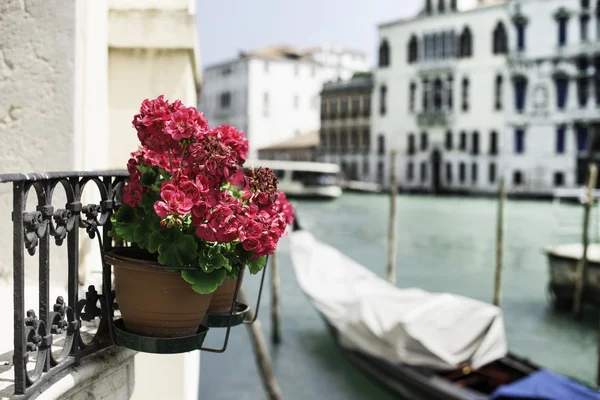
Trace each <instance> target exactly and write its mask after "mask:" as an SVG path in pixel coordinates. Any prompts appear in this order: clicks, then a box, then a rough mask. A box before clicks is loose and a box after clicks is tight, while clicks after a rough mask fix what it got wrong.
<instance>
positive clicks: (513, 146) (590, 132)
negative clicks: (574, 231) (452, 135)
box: [504, 0, 600, 193]
mask: <svg viewBox="0 0 600 400" xmlns="http://www.w3.org/2000/svg"><path fill="white" fill-rule="evenodd" d="M508 11H509V14H510V19H511V30H512V31H513V32H514V35H513V37H512V38H511V41H510V46H509V49H510V54H509V64H508V66H509V74H510V78H511V86H512V87H511V90H512V93H513V95H514V105H513V106H512V107H511V108H510V112H509V113H508V114H507V127H506V131H505V136H506V138H507V142H508V143H507V146H506V149H505V150H506V151H505V154H504V158H505V163H506V165H507V183H508V186H509V188H510V189H511V190H512V191H526V192H538V193H539V192H542V193H543V192H547V191H549V190H551V189H552V188H555V187H561V186H567V187H575V186H581V185H584V184H585V183H586V181H587V175H588V163H589V162H590V161H594V160H595V161H596V162H597V160H598V155H600V134H599V133H600V131H599V125H600V3H599V2H597V1H592V0H511V1H510V3H509V9H508ZM508 166H510V167H508Z"/></svg>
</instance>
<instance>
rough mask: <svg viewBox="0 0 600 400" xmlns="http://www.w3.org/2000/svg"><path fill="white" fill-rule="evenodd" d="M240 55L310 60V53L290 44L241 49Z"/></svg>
mask: <svg viewBox="0 0 600 400" xmlns="http://www.w3.org/2000/svg"><path fill="white" fill-rule="evenodd" d="M240 57H242V58H243V57H261V58H271V59H288V60H312V53H311V52H310V51H307V50H302V49H298V48H296V47H292V46H284V45H276V46H269V47H264V48H262V49H258V50H252V51H241V52H240Z"/></svg>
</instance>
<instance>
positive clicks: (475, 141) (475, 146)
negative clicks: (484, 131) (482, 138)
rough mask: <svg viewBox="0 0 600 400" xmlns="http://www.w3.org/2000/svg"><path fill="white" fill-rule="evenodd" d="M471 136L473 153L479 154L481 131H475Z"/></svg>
mask: <svg viewBox="0 0 600 400" xmlns="http://www.w3.org/2000/svg"><path fill="white" fill-rule="evenodd" d="M471 138H472V141H471V154H473V155H474V156H476V155H479V132H477V131H475V132H473V135H472V136H471Z"/></svg>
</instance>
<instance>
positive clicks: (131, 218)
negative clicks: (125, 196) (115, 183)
mask: <svg viewBox="0 0 600 400" xmlns="http://www.w3.org/2000/svg"><path fill="white" fill-rule="evenodd" d="M111 222H112V225H113V229H114V233H115V234H116V235H117V236H118V237H119V238H122V239H123V240H125V241H127V242H135V228H136V226H137V224H138V223H139V217H138V215H137V213H136V211H135V209H134V208H132V207H130V206H128V205H127V204H123V205H121V207H119V210H118V211H117V212H116V213H115V214H114V215H113V216H112V218H111Z"/></svg>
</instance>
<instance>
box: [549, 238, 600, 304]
mask: <svg viewBox="0 0 600 400" xmlns="http://www.w3.org/2000/svg"><path fill="white" fill-rule="evenodd" d="M544 252H545V253H546V256H547V257H548V266H549V270H550V282H549V284H548V291H549V294H550V296H551V299H552V301H553V304H554V306H555V307H556V308H557V309H561V310H570V309H571V308H572V305H573V295H574V292H575V271H576V270H577V265H578V263H579V262H580V260H581V259H582V257H583V245H582V244H580V243H570V244H563V245H559V246H553V247H549V248H546V249H544ZM587 259H588V262H587V266H586V270H585V277H584V280H583V282H584V285H583V292H582V301H583V302H584V303H589V304H592V305H595V306H600V244H598V243H590V244H589V245H588V251H587Z"/></svg>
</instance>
